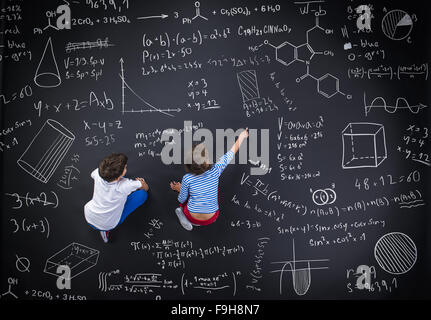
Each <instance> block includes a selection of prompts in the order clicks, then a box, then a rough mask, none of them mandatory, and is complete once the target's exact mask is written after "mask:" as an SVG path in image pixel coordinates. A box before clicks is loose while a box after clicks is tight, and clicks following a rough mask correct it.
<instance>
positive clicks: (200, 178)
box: [178, 150, 234, 213]
mask: <svg viewBox="0 0 431 320" xmlns="http://www.w3.org/2000/svg"><path fill="white" fill-rule="evenodd" d="M233 157H234V153H233V151H232V150H230V151H229V152H227V153H226V154H225V155H224V156H223V157H221V158H220V160H219V161H218V162H217V163H216V164H214V165H213V166H212V168H211V169H209V170H208V171H205V172H204V173H202V174H199V175H194V174H190V173H187V174H186V175H184V177H183V180H182V181H181V190H180V194H179V195H178V201H179V202H181V203H184V202H185V201H186V200H187V197H189V201H188V202H187V209H188V210H189V211H190V212H193V213H213V212H216V211H217V210H218V209H219V208H218V199H217V196H218V183H219V177H220V175H221V173H222V172H223V170H224V169H225V168H226V166H227V165H228V164H229V162H231V161H232V159H233Z"/></svg>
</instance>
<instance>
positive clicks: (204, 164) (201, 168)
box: [184, 144, 212, 175]
mask: <svg viewBox="0 0 431 320" xmlns="http://www.w3.org/2000/svg"><path fill="white" fill-rule="evenodd" d="M198 146H199V147H200V148H202V151H201V152H200V154H199V149H198V150H196V148H197V147H198ZM190 156H191V158H192V159H191V160H192V161H191V163H186V164H185V165H184V166H185V169H186V172H188V173H191V174H195V175H199V174H202V173H204V172H206V171H208V170H209V169H211V167H212V164H211V163H209V160H208V150H207V149H206V148H205V146H204V145H202V144H195V145H194V146H193V148H192V152H191V155H190ZM196 157H200V158H202V159H204V161H198V162H200V163H197V162H196V161H195V160H196ZM202 159H201V160H202ZM189 162H190V161H189Z"/></svg>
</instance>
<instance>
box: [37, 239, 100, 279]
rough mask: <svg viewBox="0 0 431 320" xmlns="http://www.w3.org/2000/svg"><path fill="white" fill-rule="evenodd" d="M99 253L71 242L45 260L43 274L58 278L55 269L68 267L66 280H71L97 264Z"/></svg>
mask: <svg viewBox="0 0 431 320" xmlns="http://www.w3.org/2000/svg"><path fill="white" fill-rule="evenodd" d="M98 259H99V251H98V250H96V249H92V248H89V247H87V246H84V245H82V244H79V243H76V242H73V243H71V244H69V245H68V246H67V247H65V248H64V249H62V250H60V251H59V252H57V253H56V254H54V255H53V256H51V257H49V258H48V259H47V260H46V263H45V268H44V270H43V272H45V273H48V274H52V275H54V276H56V277H58V276H59V274H58V273H57V268H58V267H59V266H68V267H69V268H70V270H71V272H70V275H69V276H68V277H67V279H66V280H71V279H73V278H75V277H76V276H78V275H80V274H81V273H83V272H85V271H87V270H89V269H90V268H92V267H94V266H95V265H96V264H97V261H98Z"/></svg>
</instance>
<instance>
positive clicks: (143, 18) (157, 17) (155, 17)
mask: <svg viewBox="0 0 431 320" xmlns="http://www.w3.org/2000/svg"><path fill="white" fill-rule="evenodd" d="M167 17H169V15H167V14H164V13H162V14H160V15H158V16H145V17H137V18H136V20H147V19H166V18H167Z"/></svg>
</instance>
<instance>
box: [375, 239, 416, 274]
mask: <svg viewBox="0 0 431 320" xmlns="http://www.w3.org/2000/svg"><path fill="white" fill-rule="evenodd" d="M374 257H375V258H376V260H377V262H378V264H379V266H380V267H381V268H382V269H383V270H385V271H386V272H388V273H390V274H404V273H406V272H408V271H409V270H410V269H411V268H413V266H414V264H415V263H416V259H417V249H416V245H415V243H414V242H413V240H412V239H411V238H410V237H409V236H407V235H406V234H404V233H401V232H391V233H388V234H385V235H384V236H383V237H381V238H380V239H379V240H378V241H377V243H376V245H375V247H374Z"/></svg>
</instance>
